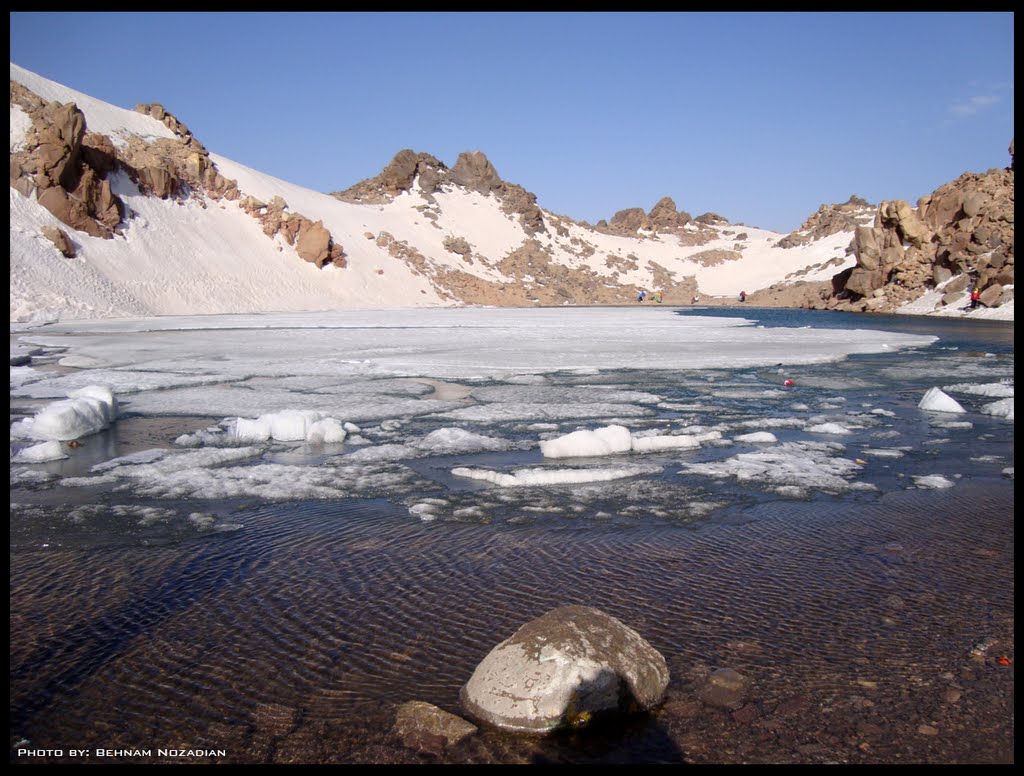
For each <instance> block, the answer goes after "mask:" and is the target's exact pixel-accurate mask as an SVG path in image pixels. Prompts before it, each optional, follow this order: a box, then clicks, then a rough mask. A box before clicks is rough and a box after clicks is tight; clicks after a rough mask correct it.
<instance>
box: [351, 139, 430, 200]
mask: <svg viewBox="0 0 1024 776" xmlns="http://www.w3.org/2000/svg"><path fill="white" fill-rule="evenodd" d="M416 178H419V179H420V188H421V189H422V190H423V192H424V193H426V194H427V195H430V194H433V193H434V192H435V191H436V190H437V188H438V186H440V185H441V184H442V183H445V182H447V181H448V180H449V178H450V171H449V170H448V168H447V167H445V165H444V163H443V162H441V161H440V160H439V159H437V158H436V157H434V156H431V155H430V154H425V153H418V152H416V151H413V150H412V149H410V148H405V149H403V150H401V151H399V152H398V153H397V154H395V156H394V158H393V159H392V160H391V161H390V162H388V164H387V165H386V166H385V167H384V169H383V170H382V171H381V172H380V174H379V175H376V176H374V177H373V178H368V179H367V180H364V181H360V182H359V183H357V184H355V185H354V186H350V187H349V188H347V189H345V190H344V191H335V192H332V193H331V196H332V197H335V198H337V199H340V200H342V201H343V202H353V203H356V204H364V205H379V204H383V203H386V202H390V201H391V200H392V199H394V198H395V197H397V196H398V195H399V194H402V193H404V192H406V191H409V190H410V189H411V188H412V187H413V184H414V182H415V181H416Z"/></svg>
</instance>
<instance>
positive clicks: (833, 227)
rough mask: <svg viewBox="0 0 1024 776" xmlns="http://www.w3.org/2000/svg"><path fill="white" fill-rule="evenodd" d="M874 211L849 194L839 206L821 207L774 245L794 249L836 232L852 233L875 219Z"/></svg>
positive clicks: (871, 207)
mask: <svg viewBox="0 0 1024 776" xmlns="http://www.w3.org/2000/svg"><path fill="white" fill-rule="evenodd" d="M874 211H875V206H874V205H872V204H871V203H870V202H868V201H867V200H866V199H863V198H861V197H858V196H857V195H856V194H851V195H850V198H849V199H848V200H846V202H843V203H841V204H832V205H821V206H820V207H819V208H818V210H817V211H816V212H815V213H812V214H811V215H810V217H808V219H807V220H806V221H804V222H803V224H802V225H801V226H800V228H799V229H796V230H794V231H792V232H790V233H789V234H787V235H786V236H785V237H783V238H782V239H781V240H779V241H778V242H777V243H775V245H776V247H778V248H795V247H797V246H798V245H807V244H808V243H812V242H815V241H816V240H820V239H821V238H822V237H828V236H830V235H833V234H837V233H838V232H852V231H853V230H854V229H856V228H857V227H858V226H864V225H866V224H869V223H871V221H872V220H873V219H874V217H875V212H874Z"/></svg>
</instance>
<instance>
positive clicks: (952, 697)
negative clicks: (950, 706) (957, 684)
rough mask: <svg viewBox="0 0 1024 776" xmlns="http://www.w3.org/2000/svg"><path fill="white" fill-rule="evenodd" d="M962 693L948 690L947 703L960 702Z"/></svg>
mask: <svg viewBox="0 0 1024 776" xmlns="http://www.w3.org/2000/svg"><path fill="white" fill-rule="evenodd" d="M961 695H962V693H961V692H960V691H959V690H946V694H945V698H946V703H956V702H957V701H958V700H960V696H961Z"/></svg>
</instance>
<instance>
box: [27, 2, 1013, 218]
mask: <svg viewBox="0 0 1024 776" xmlns="http://www.w3.org/2000/svg"><path fill="white" fill-rule="evenodd" d="M10 34H11V61H12V62H14V63H15V64H18V65H20V66H22V67H24V68H26V69H28V70H31V71H33V72H36V73H39V74H40V75H43V76H45V77H47V78H50V79H52V80H54V81H57V82H59V83H62V84H64V85H65V86H69V87H71V88H73V89H76V90H78V91H81V92H85V93H87V94H89V95H91V96H93V97H97V98H99V99H102V100H105V101H107V102H110V103H113V104H115V105H118V106H121V107H125V108H133V107H134V106H135V104H136V103H139V102H160V103H163V105H164V106H165V107H166V108H167V109H168V110H170V111H171V112H172V113H174V114H175V115H176V116H177V117H178V118H179V119H180V120H182V121H184V122H185V123H186V124H187V125H188V126H189V128H190V129H191V130H192V132H193V133H194V134H195V135H196V137H198V138H199V140H200V141H202V142H203V144H204V145H206V147H207V148H208V149H210V150H211V151H213V152H214V153H218V154H221V155H223V156H226V157H228V158H230V159H233V160H235V161H237V162H241V163H242V164H245V165H248V166H250V167H254V168H256V169H258V170H261V171H264V172H267V173H270V174H272V175H275V176H277V177H280V178H284V179H286V180H289V181H292V182H294V183H298V184H300V185H303V186H306V187H309V188H312V189H316V190H319V191H336V190H339V189H343V188H347V187H348V186H350V185H352V184H354V183H356V182H357V181H360V180H363V179H364V178H368V177H371V176H373V175H376V174H377V173H378V172H380V170H381V169H382V168H383V167H384V165H385V164H387V162H388V161H390V159H391V158H392V157H393V156H394V154H395V153H397V152H398V151H399V150H401V149H403V148H412V149H414V150H416V151H425V152H427V153H430V154H433V155H434V156H436V157H438V158H439V159H441V161H443V162H445V163H446V164H448V165H449V166H451V165H452V164H454V163H455V160H456V158H457V157H458V154H459V153H460V152H461V151H466V150H480V151H483V152H484V153H485V154H486V155H487V156H488V158H489V159H490V160H491V162H492V163H493V164H494V166H495V167H496V168H497V170H498V172H499V173H500V174H501V176H502V177H503V178H504V179H505V180H508V181H511V182H514V183H519V184H522V185H523V186H525V187H526V188H527V189H529V190H530V191H532V192H534V193H535V194H536V195H537V197H538V202H539V204H540V205H541V206H542V207H544V208H546V209H548V210H551V211H554V212H556V213H562V214H565V215H568V216H571V217H573V218H578V219H585V220H588V221H590V222H592V223H593V222H596V221H597V220H599V219H601V218H610V217H611V216H612V215H613V214H614V213H615V212H616V211H617V210H621V209H623V208H626V207H642V208H644V209H645V210H648V209H650V208H651V206H653V205H654V204H655V202H657V201H658V199H660V198H661V197H663V196H665V195H668V196H671V197H672V198H673V199H674V200H675V202H676V205H677V207H679V208H680V209H684V210H687V211H689V212H690V213H691V214H693V215H697V214H700V213H703V212H706V211H709V210H710V211H714V212H717V213H719V214H721V215H723V216H725V217H726V218H728V219H729V220H731V221H733V222H736V223H745V224H747V225H750V226H759V227H763V228H768V229H775V230H778V231H789V230H791V229H795V228H797V227H798V226H799V225H800V223H801V222H802V221H803V220H804V219H805V218H806V217H807V216H808V215H810V214H811V213H812V212H814V211H815V210H816V209H817V208H818V206H819V205H821V204H822V203H831V202H842V201H845V200H846V198H847V197H848V196H849V195H850V194H857V195H859V196H861V197H865V198H867V199H869V200H871V201H872V202H878V201H880V200H882V199H894V198H901V199H906V200H909V201H910V202H911V203H914V202H916V200H917V199H918V198H919V197H920V196H922V195H924V194H927V193H930V192H931V191H933V190H934V189H935V188H937V187H938V186H940V185H941V184H943V183H946V182H947V181H950V180H953V179H954V178H956V177H958V176H959V175H960V174H962V173H964V172H967V171H971V172H983V171H985V170H987V169H990V168H993V167H1005V166H1007V165H1008V164H1009V154H1008V153H1007V147H1008V146H1009V143H1010V139H1011V138H1012V137H1013V14H1012V13H950V14H945V13H887V14H874V13H858V14H845V13H843V14H840V13H772V14H749V13H673V14H667V13H666V14H662V13H508V14H507V13H383V12H375V13H339V14H308V13H302V14H298V13H297V14H270V13H253V14H234V13H223V14H221V13H218V14H193V13H183V14H163V13H123V14H107V13H12V14H11V27H10Z"/></svg>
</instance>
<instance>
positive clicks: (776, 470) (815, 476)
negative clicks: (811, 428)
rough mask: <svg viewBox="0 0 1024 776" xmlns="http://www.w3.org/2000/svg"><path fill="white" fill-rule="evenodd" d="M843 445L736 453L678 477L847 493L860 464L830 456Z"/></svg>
mask: <svg viewBox="0 0 1024 776" xmlns="http://www.w3.org/2000/svg"><path fill="white" fill-rule="evenodd" d="M837 449H842V445H838V444H835V443H826V442H786V443H783V444H781V445H779V446H778V447H774V448H772V449H771V450H764V451H761V452H756V453H739V454H738V455H735V456H733V457H732V458H730V459H728V460H725V461H709V462H706V463H688V464H686V465H685V466H686V468H685V469H684V470H683V471H681V472H680V474H703V475H706V476H708V477H715V478H719V479H721V478H726V477H735V478H736V479H737V480H739V481H740V482H743V481H758V482H763V483H765V485H766V486H768V487H771V488H773V489H778V488H779V487H781V486H790V487H793V488H816V489H819V490H824V491H830V492H836V491H838V492H842V491H848V490H851V489H853V488H854V485H853V484H852V483H850V482H847V480H846V478H847V477H850V476H852V475H853V474H855V473H856V472H858V471H860V469H861V466H860V464H858V463H856V462H855V461H851V460H849V459H847V458H839V457H835V456H833V455H832V452H833V451H835V450H837Z"/></svg>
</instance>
